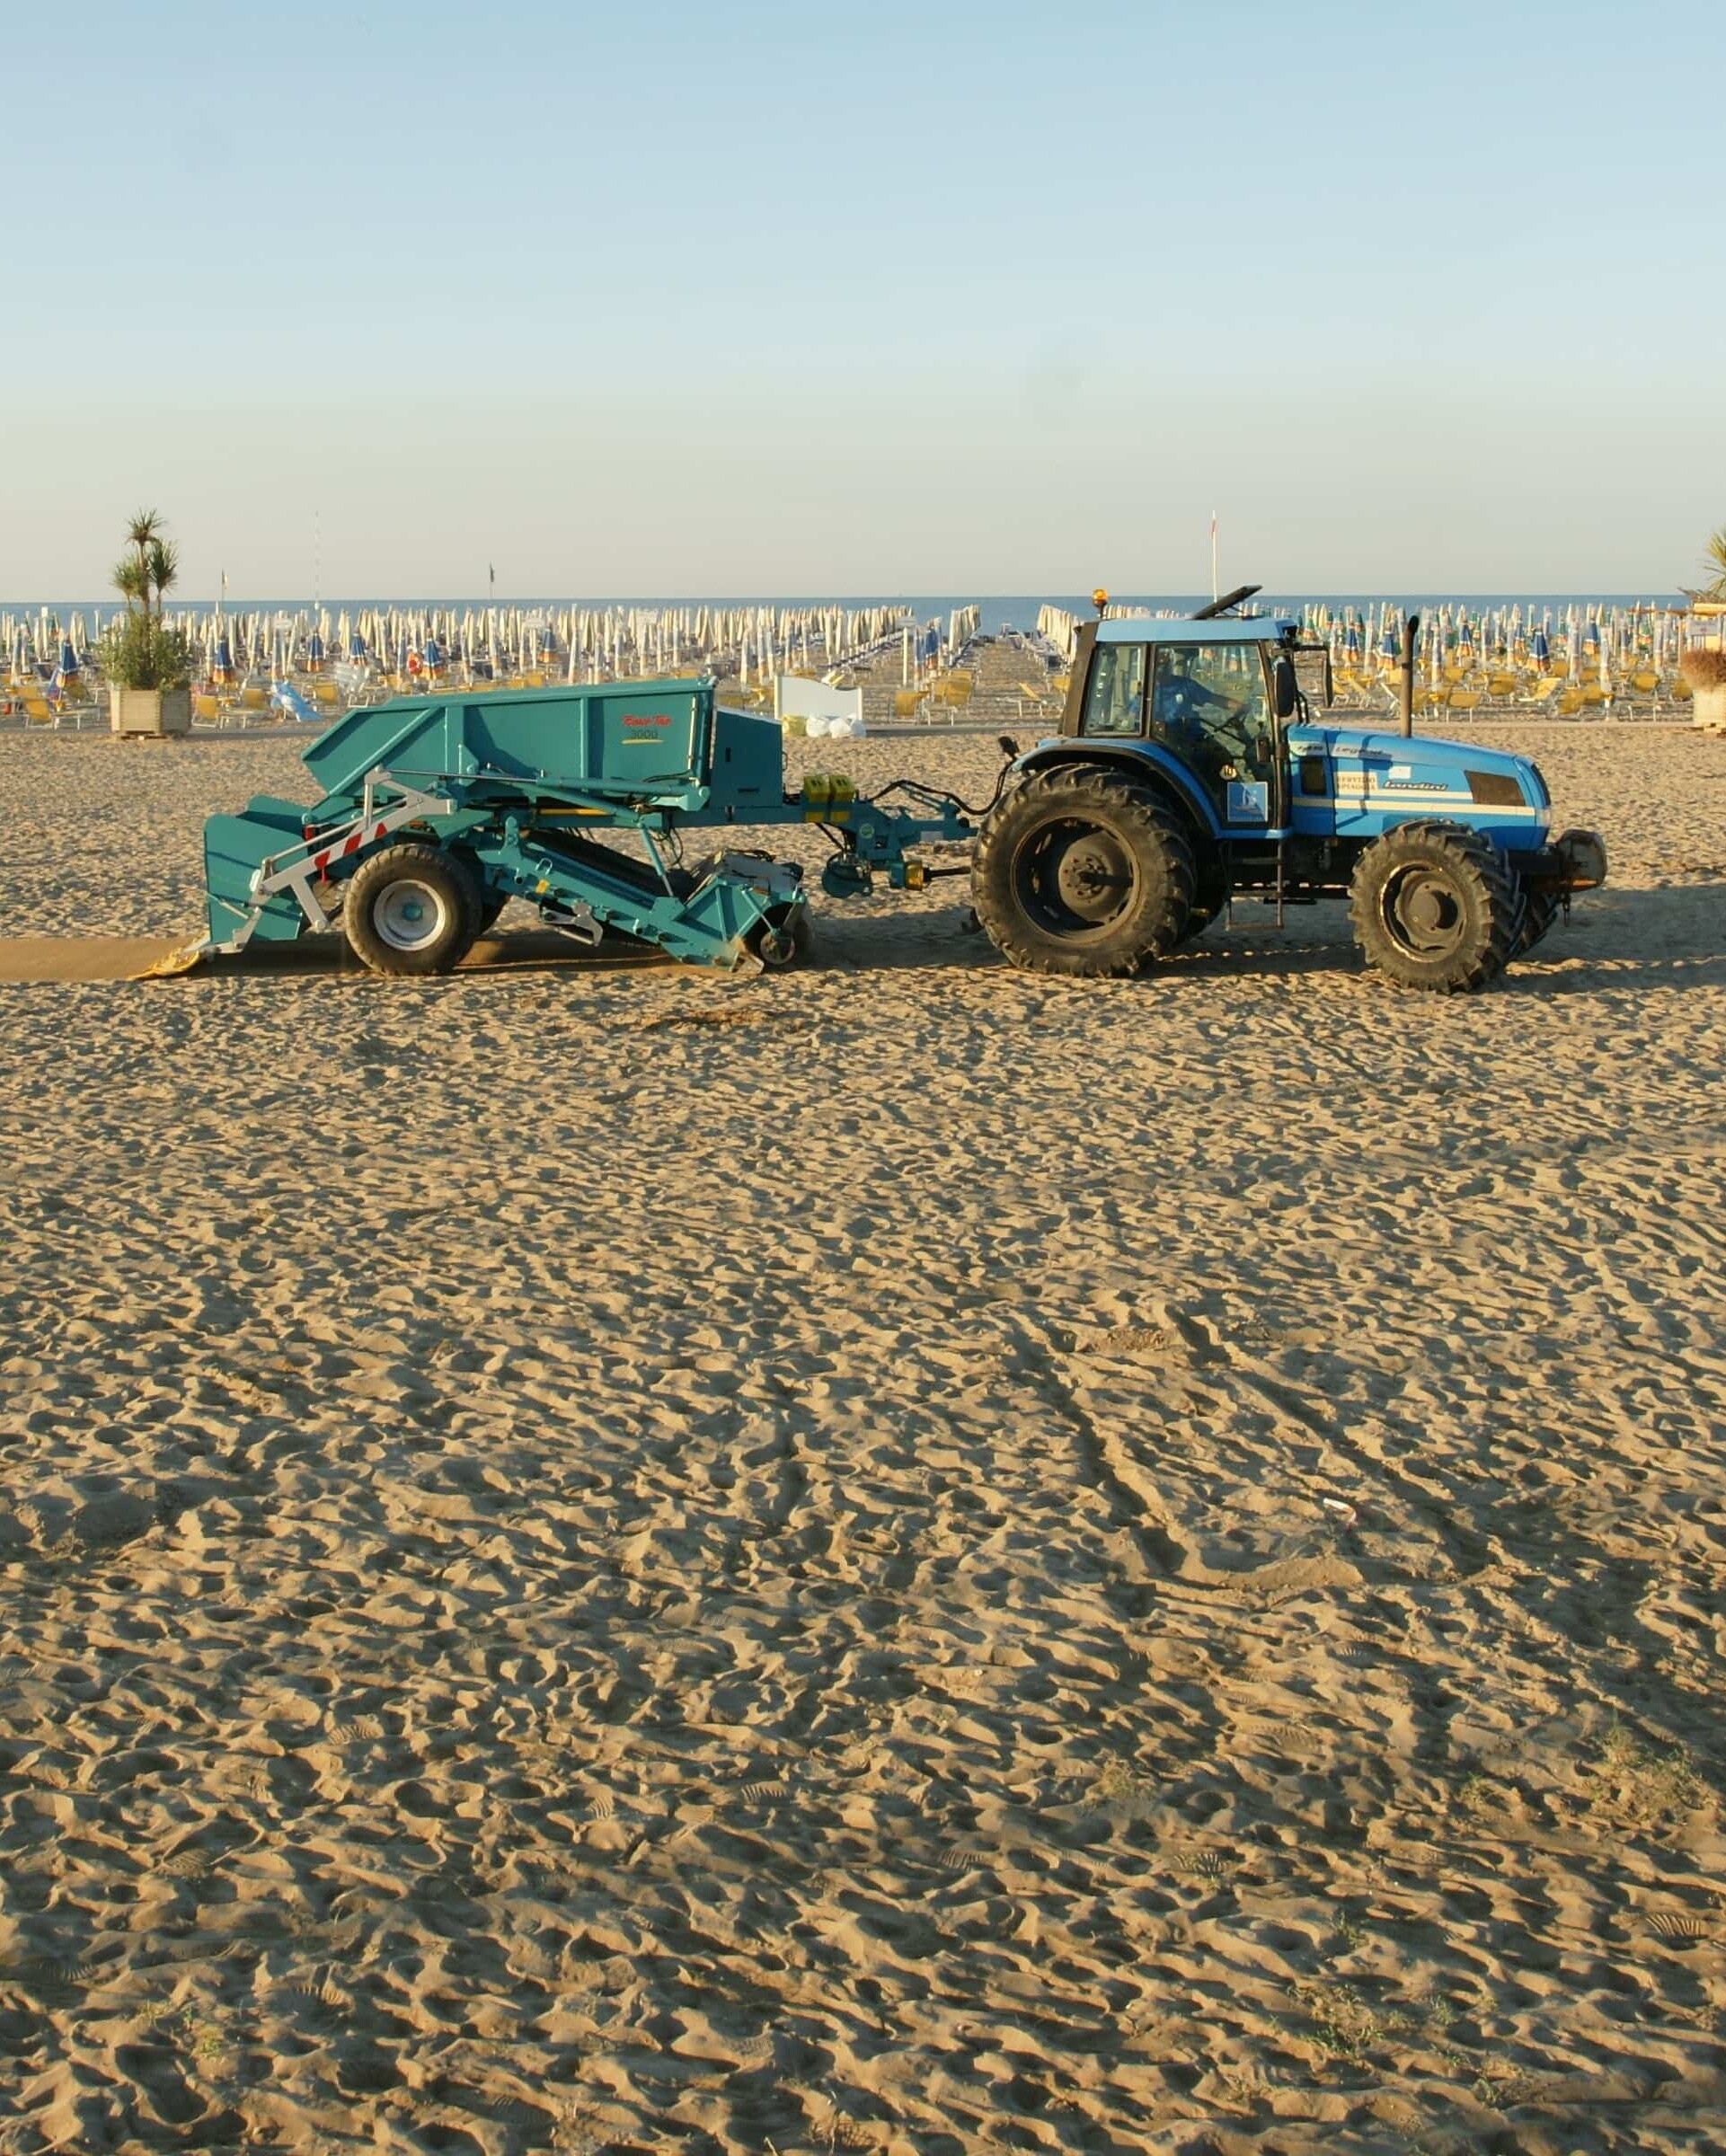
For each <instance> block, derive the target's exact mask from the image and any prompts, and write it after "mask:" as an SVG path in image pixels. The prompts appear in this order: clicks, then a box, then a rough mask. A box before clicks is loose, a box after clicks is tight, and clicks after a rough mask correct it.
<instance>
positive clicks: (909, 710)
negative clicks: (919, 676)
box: [893, 689, 923, 719]
mask: <svg viewBox="0 0 1726 2156" xmlns="http://www.w3.org/2000/svg"><path fill="white" fill-rule="evenodd" d="M922 702H923V692H922V690H921V689H895V690H894V691H893V716H894V718H895V719H915V718H916V715H917V709H918V706H919V705H920V704H921V703H922Z"/></svg>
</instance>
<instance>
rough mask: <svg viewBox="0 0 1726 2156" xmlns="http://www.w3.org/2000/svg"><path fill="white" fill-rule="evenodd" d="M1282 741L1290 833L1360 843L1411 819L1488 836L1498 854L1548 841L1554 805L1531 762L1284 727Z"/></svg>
mask: <svg viewBox="0 0 1726 2156" xmlns="http://www.w3.org/2000/svg"><path fill="white" fill-rule="evenodd" d="M1288 757H1289V767H1290V773H1291V778H1292V786H1291V797H1292V803H1293V808H1294V823H1295V828H1296V829H1297V830H1299V831H1310V832H1312V833H1314V835H1324V834H1328V833H1334V834H1335V835H1337V836H1339V837H1362V838H1365V837H1372V836H1376V834H1377V833H1378V832H1379V831H1381V830H1384V829H1386V828H1388V826H1391V825H1393V824H1401V823H1406V822H1407V821H1408V820H1409V818H1410V817H1417V816H1418V817H1443V818H1444V819H1445V820H1446V821H1447V822H1449V823H1457V824H1466V825H1467V826H1469V827H1470V829H1472V830H1476V831H1487V832H1491V833H1492V834H1494V835H1495V836H1496V837H1497V839H1498V842H1499V844H1501V845H1505V846H1515V847H1518V848H1520V847H1524V846H1536V845H1539V844H1541V843H1542V841H1543V840H1544V839H1545V835H1546V826H1547V825H1548V824H1549V822H1550V821H1551V818H1552V796H1551V794H1550V793H1549V792H1548V791H1547V790H1546V782H1545V779H1543V778H1542V777H1541V775H1540V770H1539V767H1538V765H1537V764H1535V762H1534V761H1533V759H1532V758H1531V757H1528V756H1518V755H1513V754H1512V753H1511V752H1510V751H1509V750H1508V749H1502V748H1484V747H1482V746H1481V744H1480V743H1479V742H1477V741H1443V740H1439V739H1438V738H1435V737H1434V736H1432V735H1429V734H1414V735H1411V736H1406V737H1405V736H1403V734H1401V733H1380V732H1376V731H1375V730H1373V729H1369V728H1367V727H1354V726H1291V727H1290V728H1289V729H1288Z"/></svg>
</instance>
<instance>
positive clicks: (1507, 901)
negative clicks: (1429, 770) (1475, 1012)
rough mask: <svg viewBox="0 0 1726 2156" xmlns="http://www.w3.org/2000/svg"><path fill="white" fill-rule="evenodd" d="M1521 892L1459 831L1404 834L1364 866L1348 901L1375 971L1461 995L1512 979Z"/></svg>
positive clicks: (1388, 835) (1488, 851)
mask: <svg viewBox="0 0 1726 2156" xmlns="http://www.w3.org/2000/svg"><path fill="white" fill-rule="evenodd" d="M1517 903H1518V894H1517V890H1516V888H1515V882H1514V879H1513V878H1512V877H1511V875H1510V874H1509V871H1508V870H1506V868H1505V866H1504V864H1503V862H1502V861H1501V859H1500V855H1499V853H1498V850H1497V848H1496V847H1495V846H1494V845H1493V844H1492V843H1491V840H1490V839H1486V838H1483V837H1482V836H1481V835H1480V834H1479V833H1478V832H1475V831H1469V830H1465V829H1464V827H1463V826H1461V825H1458V824H1429V823H1420V824H1401V825H1398V826H1397V827H1396V828H1395V829H1394V830H1392V831H1386V832H1385V835H1384V836H1383V837H1382V838H1379V839H1376V840H1375V841H1374V842H1373V844H1371V845H1369V846H1368V848H1367V850H1366V852H1365V853H1363V854H1362V855H1361V856H1360V859H1359V861H1358V862H1356V863H1355V870H1354V880H1353V883H1352V886H1351V887H1350V895H1349V910H1350V915H1352V917H1353V921H1354V932H1355V941H1357V942H1358V943H1359V946H1360V948H1361V950H1363V951H1364V952H1365V954H1366V959H1367V963H1368V965H1369V966H1373V967H1376V968H1377V969H1378V971H1379V972H1381V973H1385V974H1388V975H1389V976H1390V977H1391V979H1392V980H1394V981H1397V982H1400V983H1401V984H1402V985H1403V987H1405V988H1424V989H1427V990H1429V992H1430V993H1432V994H1437V995H1456V994H1465V993H1467V992H1469V991H1471V990H1474V989H1476V988H1484V987H1485V986H1486V985H1487V983H1488V982H1489V981H1491V980H1495V979H1496V978H1497V977H1498V976H1499V975H1500V973H1502V972H1503V971H1504V968H1505V965H1506V962H1507V961H1508V960H1509V957H1510V955H1511V950H1512V945H1513V942H1514V939H1515V935H1516V931H1517Z"/></svg>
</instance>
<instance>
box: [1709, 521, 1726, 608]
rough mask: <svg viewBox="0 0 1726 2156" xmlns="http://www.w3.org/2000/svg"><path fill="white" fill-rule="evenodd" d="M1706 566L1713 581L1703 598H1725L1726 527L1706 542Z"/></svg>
mask: <svg viewBox="0 0 1726 2156" xmlns="http://www.w3.org/2000/svg"><path fill="white" fill-rule="evenodd" d="M1707 566H1708V568H1710V569H1711V570H1713V572H1714V580H1713V583H1712V584H1711V585H1710V586H1709V587H1708V590H1707V593H1706V595H1705V596H1707V597H1709V598H1711V599H1718V598H1726V525H1722V526H1721V528H1720V530H1719V531H1717V532H1716V533H1715V534H1714V535H1713V538H1712V539H1711V540H1710V541H1709V542H1708V559H1707Z"/></svg>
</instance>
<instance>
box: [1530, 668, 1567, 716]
mask: <svg viewBox="0 0 1726 2156" xmlns="http://www.w3.org/2000/svg"><path fill="white" fill-rule="evenodd" d="M1563 688H1564V681H1563V676H1562V675H1559V674H1547V675H1544V676H1542V677H1541V679H1540V680H1538V681H1537V682H1536V683H1535V685H1534V686H1533V687H1532V688H1531V689H1530V690H1529V691H1528V694H1527V695H1526V696H1524V697H1523V698H1522V699H1521V701H1522V702H1524V703H1525V704H1528V705H1531V706H1532V707H1533V708H1534V709H1535V710H1536V711H1544V710H1545V708H1546V707H1547V706H1548V705H1549V704H1552V703H1553V702H1555V701H1556V700H1557V698H1558V697H1559V696H1560V695H1562V693H1563Z"/></svg>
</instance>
